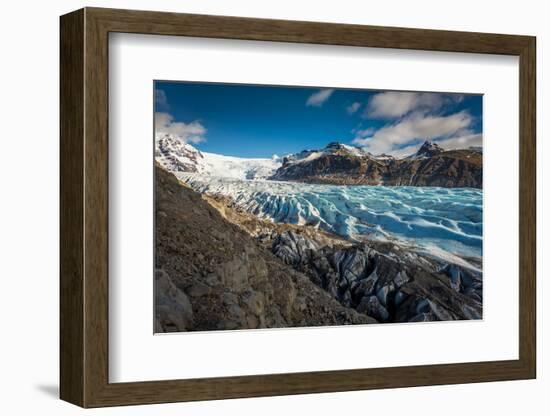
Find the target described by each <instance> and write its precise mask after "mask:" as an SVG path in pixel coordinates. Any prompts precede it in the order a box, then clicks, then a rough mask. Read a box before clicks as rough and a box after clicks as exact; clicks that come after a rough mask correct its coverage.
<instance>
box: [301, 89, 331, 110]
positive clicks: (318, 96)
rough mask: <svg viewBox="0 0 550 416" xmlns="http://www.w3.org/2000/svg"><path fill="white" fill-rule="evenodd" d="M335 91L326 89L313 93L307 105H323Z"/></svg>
mask: <svg viewBox="0 0 550 416" xmlns="http://www.w3.org/2000/svg"><path fill="white" fill-rule="evenodd" d="M333 92H334V90H333V89H324V90H321V91H318V92H316V93H314V94H311V95H310V96H309V98H308V99H307V101H306V106H313V107H321V106H322V105H323V104H324V103H325V101H327V100H328V99H329V98H330V96H331V95H332V93H333Z"/></svg>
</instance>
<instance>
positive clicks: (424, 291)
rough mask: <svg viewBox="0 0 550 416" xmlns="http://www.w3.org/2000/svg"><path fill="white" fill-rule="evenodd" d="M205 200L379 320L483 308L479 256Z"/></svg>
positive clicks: (454, 315)
mask: <svg viewBox="0 0 550 416" xmlns="http://www.w3.org/2000/svg"><path fill="white" fill-rule="evenodd" d="M207 200H208V201H209V202H210V203H211V205H213V206H214V207H216V209H218V210H219V211H220V212H221V213H222V215H223V216H224V218H226V219H228V221H230V222H232V223H234V224H237V225H239V226H240V227H241V228H243V229H244V230H245V231H247V232H248V233H249V234H250V235H251V236H253V237H254V238H255V239H256V240H257V241H258V242H260V243H261V244H262V245H263V246H264V247H266V248H267V249H268V250H270V251H271V252H272V253H273V254H275V255H276V256H277V257H278V258H280V259H281V260H282V261H283V262H284V263H285V264H288V265H291V266H292V267H293V268H294V269H295V270H297V271H299V272H302V273H304V274H306V275H307V276H308V277H309V278H310V280H311V281H312V282H314V283H315V284H316V285H317V286H319V287H322V288H323V289H324V290H325V291H327V292H328V293H330V294H331V296H332V297H333V298H334V299H337V300H338V301H339V302H340V303H341V304H342V305H343V306H346V307H348V308H352V309H355V310H357V311H358V312H361V313H367V314H368V315H370V316H372V317H374V318H376V319H377V320H378V321H379V322H416V321H437V320H461V319H480V318H481V316H482V296H483V293H482V292H483V286H482V273H481V267H482V265H481V264H480V263H478V261H479V260H475V259H471V258H465V259H463V260H464V261H461V262H457V263H460V264H456V263H450V262H449V260H443V259H441V258H437V257H432V256H428V255H426V254H425V253H422V252H420V251H416V250H415V248H413V247H404V246H401V245H398V244H395V243H391V242H375V241H364V242H362V243H359V244H357V243H351V242H349V241H348V240H344V239H341V238H339V237H337V236H334V235H332V234H329V233H324V232H322V231H319V230H318V229H316V228H315V227H312V226H297V225H290V224H280V223H273V222H270V221H262V220H258V219H257V218H256V217H255V216H254V215H251V214H248V213H247V212H246V211H244V210H242V209H240V208H239V207H238V206H236V205H235V204H234V203H233V202H232V201H231V199H230V198H221V197H207Z"/></svg>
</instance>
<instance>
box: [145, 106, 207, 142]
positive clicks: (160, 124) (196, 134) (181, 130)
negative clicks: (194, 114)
mask: <svg viewBox="0 0 550 416" xmlns="http://www.w3.org/2000/svg"><path fill="white" fill-rule="evenodd" d="M205 133H206V128H204V126H203V125H202V124H201V123H200V122H199V121H193V122H191V123H182V122H180V121H174V117H172V115H171V114H168V113H160V112H157V113H155V137H162V136H164V135H166V134H170V135H172V136H175V137H177V138H179V139H180V140H183V141H184V142H186V143H200V142H204V141H206V138H205V137H204V135H205Z"/></svg>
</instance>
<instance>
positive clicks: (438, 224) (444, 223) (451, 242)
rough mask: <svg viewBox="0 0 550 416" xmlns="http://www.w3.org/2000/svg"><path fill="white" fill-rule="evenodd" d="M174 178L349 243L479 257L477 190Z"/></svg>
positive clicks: (261, 213) (272, 217) (480, 214)
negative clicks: (397, 243)
mask: <svg viewBox="0 0 550 416" xmlns="http://www.w3.org/2000/svg"><path fill="white" fill-rule="evenodd" d="M177 176H178V177H179V179H180V180H182V181H184V182H185V183H187V184H188V185H189V186H191V187H192V188H193V189H194V190H196V191H197V192H200V193H207V194H212V195H222V196H227V197H231V198H232V199H233V201H234V203H235V204H236V205H237V206H239V207H241V208H242V209H244V210H246V211H247V212H250V213H252V214H255V215H257V216H258V217H260V218H263V219H269V220H272V221H276V222H285V223H292V224H313V225H318V226H319V228H321V229H323V230H325V231H328V232H331V233H335V234H338V235H340V236H343V237H345V238H348V239H350V240H352V241H358V240H361V239H362V238H370V239H379V240H401V241H403V242H406V243H408V244H413V245H415V246H418V247H420V248H424V249H427V250H430V249H431V250H443V251H445V252H448V253H452V254H456V255H460V256H472V257H477V258H481V251H482V242H483V241H482V240H483V239H482V231H483V227H482V225H483V204H482V202H483V198H482V196H483V194H482V190H480V189H472V188H439V187H411V186H391V187H390V186H341V185H312V184H303V183H296V182H282V181H267V180H264V181H258V180H256V181H251V180H241V179H231V178H216V177H208V176H204V175H197V174H188V173H178V174H177Z"/></svg>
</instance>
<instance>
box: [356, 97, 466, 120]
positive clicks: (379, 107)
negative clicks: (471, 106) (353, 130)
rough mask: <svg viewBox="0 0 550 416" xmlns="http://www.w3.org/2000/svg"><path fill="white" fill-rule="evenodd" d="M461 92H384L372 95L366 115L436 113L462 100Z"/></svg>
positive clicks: (390, 116) (374, 116)
mask: <svg viewBox="0 0 550 416" xmlns="http://www.w3.org/2000/svg"><path fill="white" fill-rule="evenodd" d="M462 99H463V96H462V95H461V94H439V93H433V92H422V93H419V92H394V91H388V92H382V93H379V94H376V95H374V96H372V98H371V99H370V101H369V103H368V104H367V108H366V110H365V116H366V117H371V118H381V119H397V118H400V117H403V116H406V115H407V114H410V113H412V112H422V113H434V112H437V111H438V110H440V109H441V108H442V107H443V106H444V105H445V104H447V103H456V102H460V101H461V100H462Z"/></svg>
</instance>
